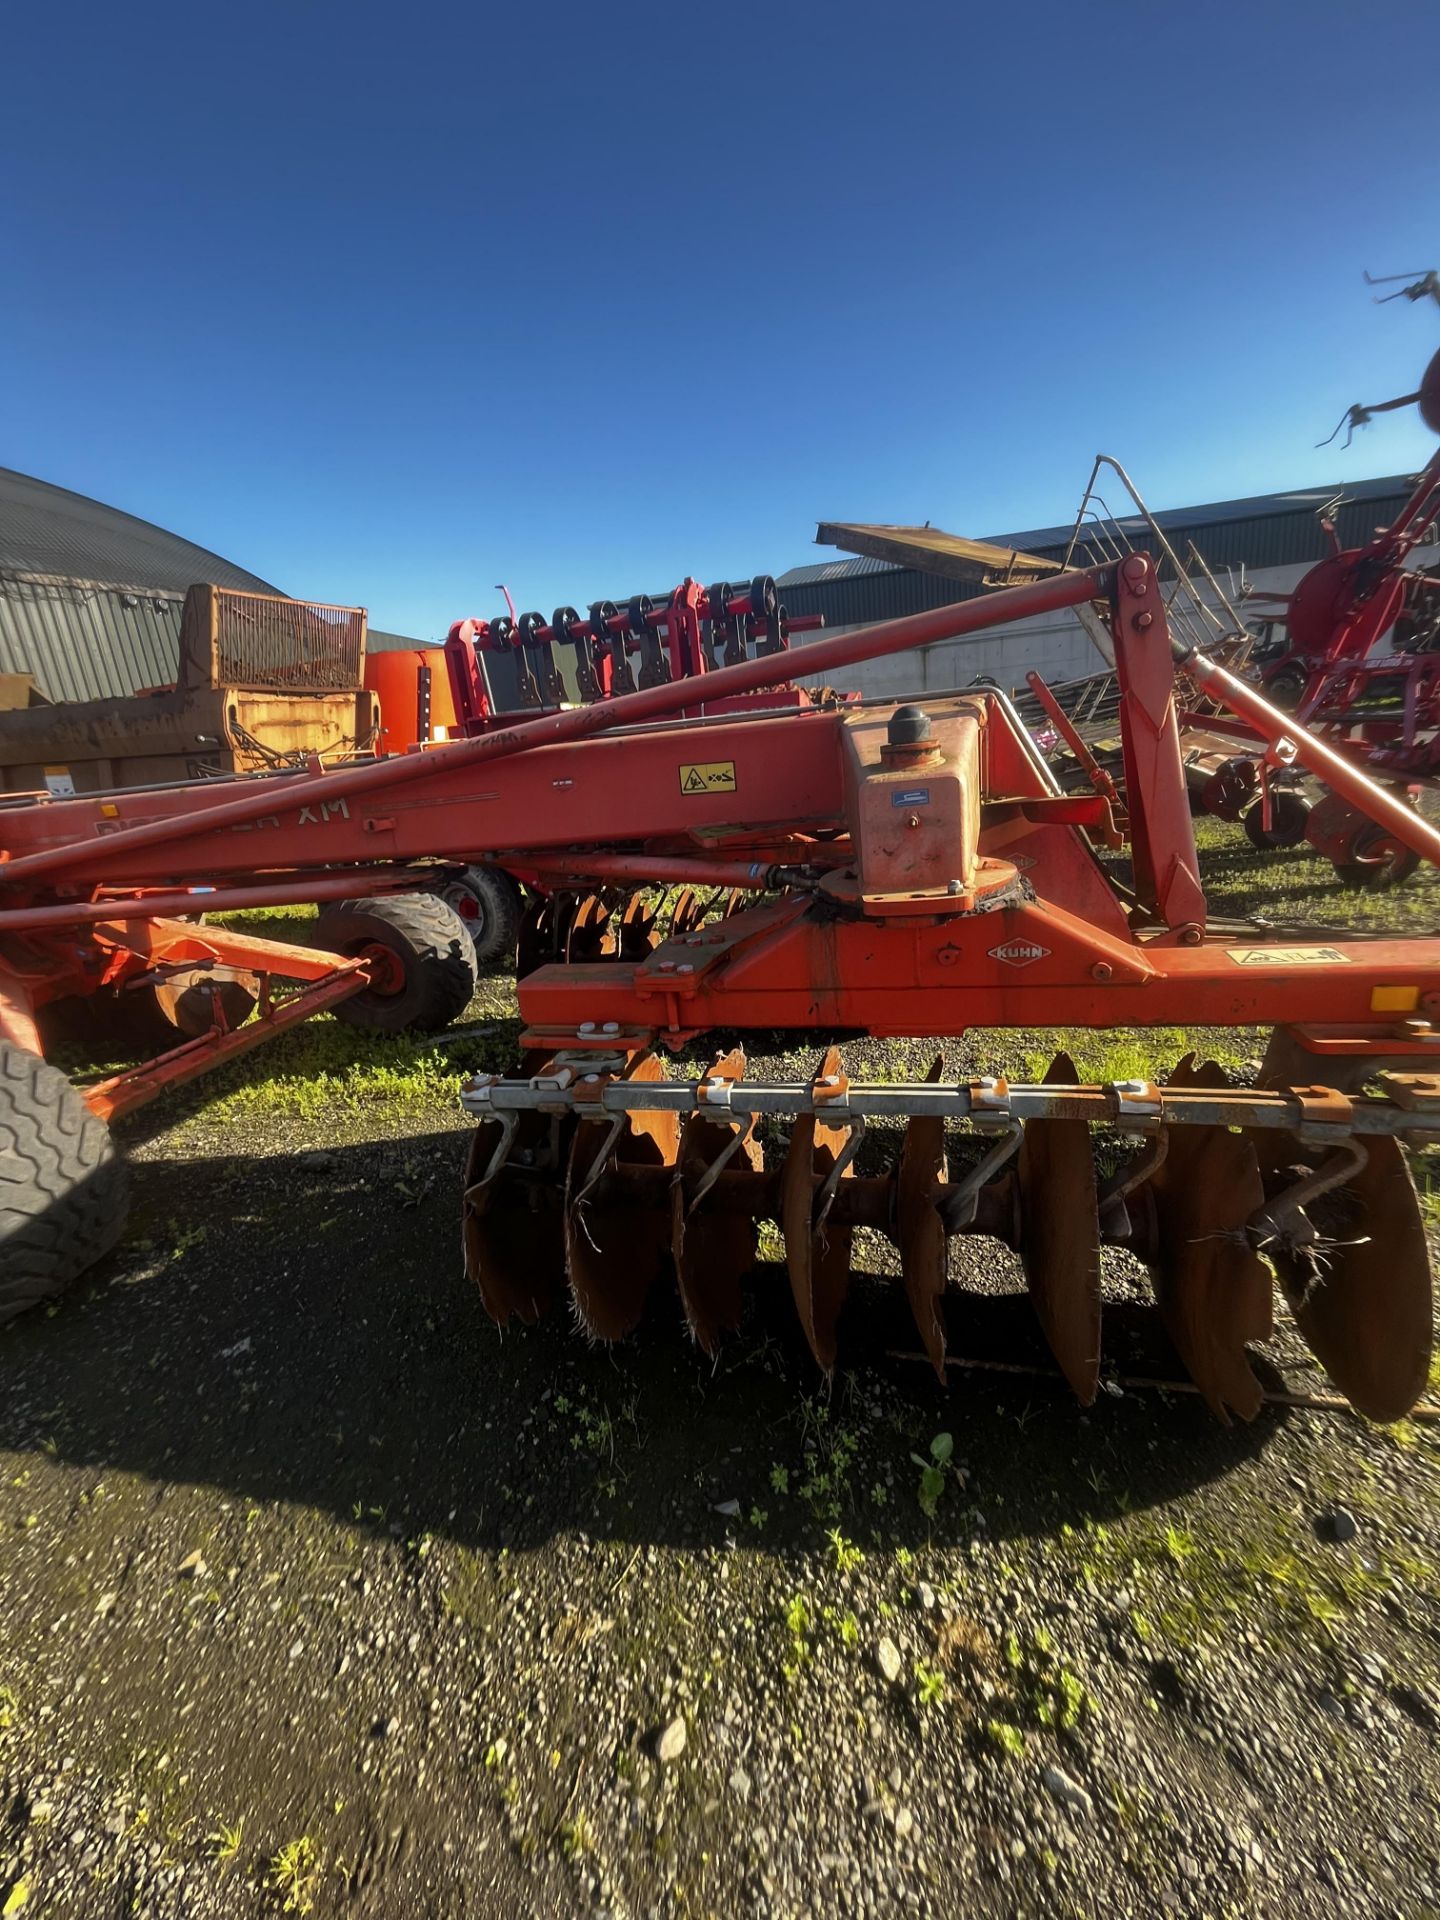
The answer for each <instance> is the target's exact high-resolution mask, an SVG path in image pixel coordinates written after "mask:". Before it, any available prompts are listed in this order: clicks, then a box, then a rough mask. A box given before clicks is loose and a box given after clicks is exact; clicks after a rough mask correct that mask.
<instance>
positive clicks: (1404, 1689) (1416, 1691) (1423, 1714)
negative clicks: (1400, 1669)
mask: <svg viewBox="0 0 1440 1920" xmlns="http://www.w3.org/2000/svg"><path fill="white" fill-rule="evenodd" d="M1394 1692H1395V1703H1396V1705H1397V1706H1401V1707H1403V1708H1404V1709H1405V1711H1406V1713H1408V1714H1409V1716H1410V1718H1411V1719H1412V1720H1416V1721H1418V1722H1419V1724H1420V1725H1421V1726H1422V1727H1431V1728H1435V1727H1440V1707H1437V1706H1436V1704H1435V1702H1434V1700H1432V1699H1431V1697H1430V1695H1429V1694H1428V1693H1424V1692H1422V1690H1421V1689H1420V1688H1419V1687H1417V1686H1413V1685H1411V1684H1410V1683H1409V1682H1403V1683H1402V1684H1401V1685H1400V1686H1398V1687H1396V1688H1395V1690H1394Z"/></svg>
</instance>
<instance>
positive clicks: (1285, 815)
mask: <svg viewBox="0 0 1440 1920" xmlns="http://www.w3.org/2000/svg"><path fill="white" fill-rule="evenodd" d="M1309 818H1310V808H1309V805H1308V804H1307V803H1306V802H1305V801H1304V800H1302V799H1301V798H1300V795H1299V794H1298V793H1272V794H1271V796H1270V831H1269V832H1268V833H1267V832H1266V831H1265V808H1264V806H1263V805H1262V804H1261V802H1260V801H1258V800H1257V801H1256V802H1255V805H1254V806H1253V807H1251V809H1250V811H1249V812H1248V813H1247V814H1246V815H1245V816H1244V820H1243V825H1244V828H1245V838H1246V839H1247V840H1248V841H1249V842H1250V844H1251V846H1252V847H1256V848H1258V849H1259V851H1260V852H1261V853H1268V852H1270V851H1271V850H1272V849H1273V848H1275V847H1298V846H1299V844H1300V842H1301V841H1302V840H1303V839H1304V838H1305V822H1306V821H1307V820H1308V819H1309Z"/></svg>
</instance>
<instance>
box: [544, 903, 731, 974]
mask: <svg viewBox="0 0 1440 1920" xmlns="http://www.w3.org/2000/svg"><path fill="white" fill-rule="evenodd" d="M757 898H758V895H757V894H756V893H754V892H753V891H750V890H747V889H744V888H741V887H719V888H711V889H705V890H703V891H700V890H697V889H696V888H694V887H679V888H672V889H669V890H667V891H666V892H663V893H657V892H656V891H655V890H654V889H653V888H648V887H640V888H636V889H634V890H628V891H627V890H626V889H625V888H623V887H605V888H602V889H600V890H599V891H598V892H593V893H580V892H578V891H576V890H575V889H574V888H566V887H562V888H558V889H556V890H555V891H554V892H537V893H535V894H534V895H533V896H532V898H531V900H530V902H529V904H528V906H527V907H526V909H525V914H524V917H523V919H522V921H521V923H520V934H519V939H518V942H517V945H516V955H515V966H516V972H517V973H518V974H520V975H522V976H523V975H525V974H527V973H533V972H534V971H535V969H536V968H537V967H543V966H548V965H552V964H561V965H579V964H582V963H593V962H596V961H603V960H640V959H643V958H644V957H645V956H646V955H647V954H649V953H650V952H651V951H652V950H653V949H654V948H655V947H658V946H660V945H661V944H662V943H663V942H664V941H666V940H683V939H684V938H685V937H686V936H687V935H689V934H691V933H694V932H695V931H696V930H697V929H698V928H700V927H701V926H703V925H705V923H706V922H707V921H709V920H725V919H728V918H729V917H730V915H731V914H735V913H739V912H741V911H742V910H743V909H744V907H745V906H747V905H750V904H753V903H754V901H755V900H756V899H757Z"/></svg>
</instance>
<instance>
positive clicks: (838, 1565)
mask: <svg viewBox="0 0 1440 1920" xmlns="http://www.w3.org/2000/svg"><path fill="white" fill-rule="evenodd" d="M825 1538H826V1539H827V1540H828V1541H829V1542H830V1551H831V1553H833V1554H834V1556H835V1571H836V1572H837V1573H853V1572H854V1570H855V1568H856V1567H858V1566H862V1565H863V1564H864V1560H865V1555H864V1554H863V1553H862V1551H861V1550H860V1548H859V1547H857V1546H856V1545H855V1542H854V1541H853V1540H847V1539H846V1538H845V1536H844V1534H843V1533H842V1532H841V1531H840V1529H839V1527H831V1528H830V1530H829V1532H828V1533H827V1534H826V1535H825Z"/></svg>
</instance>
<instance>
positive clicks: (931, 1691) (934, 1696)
mask: <svg viewBox="0 0 1440 1920" xmlns="http://www.w3.org/2000/svg"><path fill="white" fill-rule="evenodd" d="M915 1685H916V1690H917V1691H916V1698H917V1699H918V1700H919V1702H920V1705H921V1706H922V1707H938V1706H939V1704H940V1702H941V1701H942V1700H943V1699H944V1698H945V1676H944V1674H943V1673H942V1672H941V1671H940V1669H939V1668H938V1667H927V1666H926V1665H925V1662H924V1661H923V1660H917V1661H916V1662H915Z"/></svg>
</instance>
